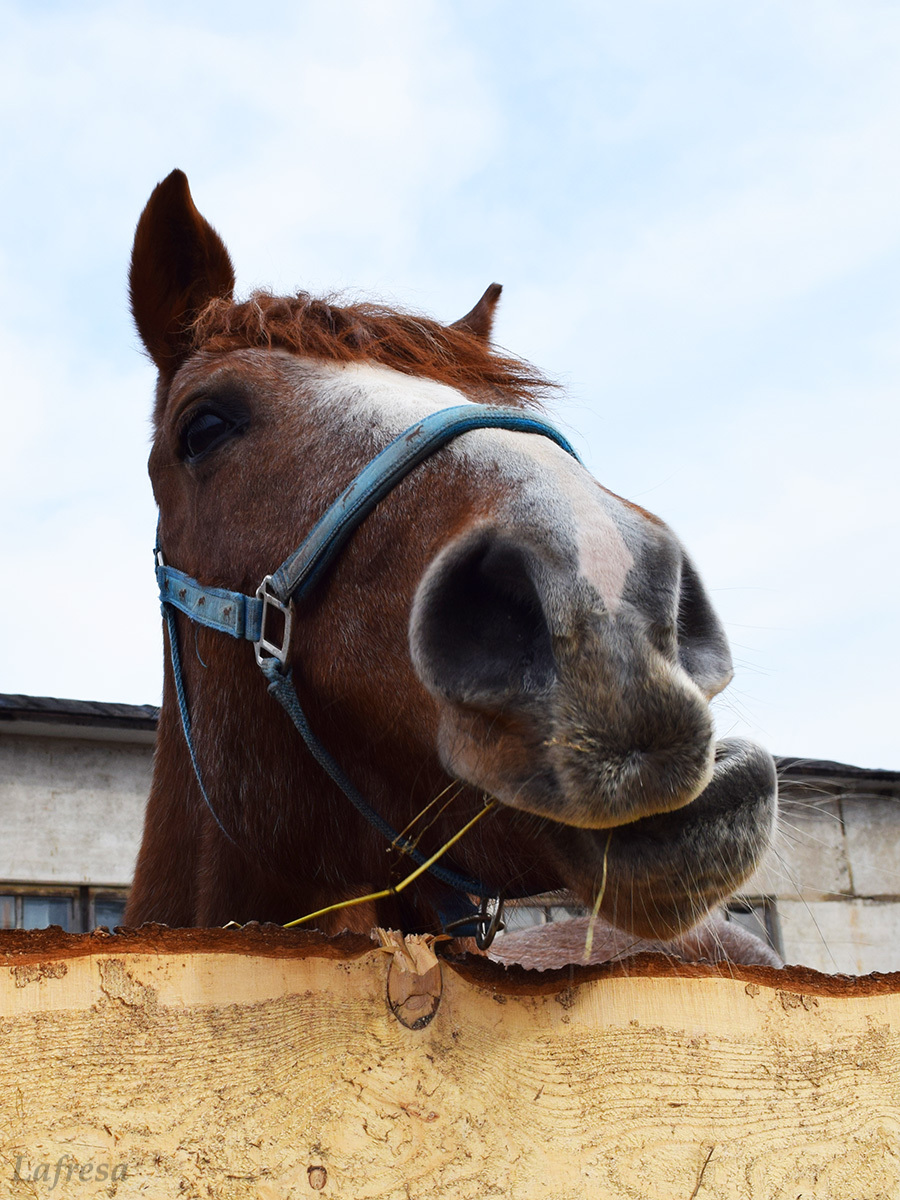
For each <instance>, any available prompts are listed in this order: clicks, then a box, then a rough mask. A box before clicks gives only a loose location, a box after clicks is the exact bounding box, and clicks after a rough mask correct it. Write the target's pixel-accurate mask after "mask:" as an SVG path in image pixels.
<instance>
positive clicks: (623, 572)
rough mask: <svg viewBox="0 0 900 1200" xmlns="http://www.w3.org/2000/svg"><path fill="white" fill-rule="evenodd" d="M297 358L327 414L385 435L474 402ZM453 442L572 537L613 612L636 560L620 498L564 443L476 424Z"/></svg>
mask: <svg viewBox="0 0 900 1200" xmlns="http://www.w3.org/2000/svg"><path fill="white" fill-rule="evenodd" d="M295 361H297V363H298V366H300V367H301V369H302V376H303V390H304V392H305V393H308V392H311V393H312V396H311V398H312V399H313V400H314V402H315V403H316V406H317V408H318V409H319V410H320V411H321V416H322V418H323V419H326V418H327V416H328V415H329V414H330V413H331V414H335V415H336V416H337V419H338V420H340V421H344V420H347V419H348V418H349V419H350V420H351V421H353V420H363V421H365V423H366V425H367V426H369V427H371V426H373V425H374V426H376V427H377V428H380V429H381V430H383V431H384V433H385V434H386V435H387V436H388V437H396V436H397V434H399V433H402V432H403V430H404V429H406V428H407V427H408V426H410V425H412V424H414V423H415V422H416V421H420V420H422V418H423V417H427V416H428V415H429V414H430V413H433V412H437V411H438V410H440V409H442V408H450V407H452V406H453V405H457V404H472V403H473V401H471V400H469V399H468V397H466V396H464V395H463V393H462V392H460V391H457V390H456V388H452V387H448V386H447V385H446V384H442V383H436V382H434V381H433V380H430V379H422V378H419V377H418V376H413V375H404V374H403V373H402V372H400V371H394V370H392V369H391V368H389V367H382V366H377V365H373V364H370V363H348V364H332V363H318V362H317V363H310V362H309V361H308V360H303V359H300V360H295ZM449 449H450V451H451V452H452V453H454V454H457V455H459V456H460V457H462V458H464V459H466V460H468V461H469V462H472V463H473V464H474V465H481V466H483V467H485V468H487V469H489V470H491V471H497V470H499V472H500V474H501V475H502V477H503V480H504V482H507V483H515V484H517V485H518V486H517V488H516V490H515V494H514V496H513V499H512V501H511V505H512V511H511V515H512V516H514V517H515V516H519V517H521V518H522V519H524V521H525V522H526V523H527V524H529V525H532V526H534V525H536V524H540V525H542V526H543V527H544V528H546V527H549V528H551V529H556V530H559V532H560V534H561V535H562V536H564V537H568V538H570V539H571V540H572V541H573V542H574V545H575V548H576V550H577V553H578V569H579V573H580V574H581V575H582V576H583V577H584V578H585V579H586V580H587V581H588V582H589V583H590V584H591V585H592V586H593V587H594V588H596V590H597V592H598V593H599V594H600V596H601V598H602V600H603V603H604V604H605V606H606V608H607V610H608V611H609V612H610V613H611V614H613V615H615V613H616V612H617V611H618V610H619V608H620V607H621V604H622V594H623V591H624V588H625V582H626V580H627V578H628V574H629V572H630V570H631V568H632V567H633V566H634V556H633V555H632V553H631V551H630V550H629V548H628V545H627V543H626V541H625V539H624V537H623V536H622V533H621V530H620V528H619V526H618V524H617V523H616V521H615V520H614V518H613V517H612V516H611V514H610V511H609V510H610V509H611V508H614V509H616V510H617V511H618V510H619V509H621V508H622V504H621V501H619V500H617V499H615V498H614V497H612V496H610V495H609V493H607V492H604V491H603V489H602V488H601V487H600V485H599V484H598V483H597V482H596V480H594V479H593V478H591V476H590V475H589V474H588V473H587V471H585V469H584V468H583V467H582V466H580V465H579V464H578V463H577V462H576V461H575V460H574V459H573V458H571V456H570V455H568V454H566V452H565V451H564V450H563V449H562V448H561V447H560V446H557V445H556V444H555V443H554V442H551V441H550V440H549V439H547V438H544V437H541V436H540V435H535V434H533V433H516V432H514V431H513V430H508V429H477V430H473V431H471V432H470V433H466V434H464V435H462V436H461V437H459V438H456V439H455V440H454V441H452V442H451V443H450V444H449Z"/></svg>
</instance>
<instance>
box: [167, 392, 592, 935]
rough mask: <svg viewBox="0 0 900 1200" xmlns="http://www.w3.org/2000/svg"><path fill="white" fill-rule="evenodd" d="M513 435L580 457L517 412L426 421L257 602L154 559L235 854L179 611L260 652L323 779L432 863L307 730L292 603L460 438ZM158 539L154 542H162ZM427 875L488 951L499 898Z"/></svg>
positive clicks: (449, 922) (178, 684)
mask: <svg viewBox="0 0 900 1200" xmlns="http://www.w3.org/2000/svg"><path fill="white" fill-rule="evenodd" d="M483 428H493V429H510V430H514V431H516V432H523V433H537V434H541V435H542V436H544V437H548V438H550V439H551V440H553V441H554V442H556V443H557V445H558V446H560V447H561V448H562V449H563V450H565V451H566V453H567V454H570V455H572V457H573V458H576V459H577V458H578V455H577V454H576V453H575V451H574V450H573V449H572V447H571V445H570V444H569V443H568V441H567V440H566V439H565V438H564V437H563V435H562V434H561V433H559V431H558V430H556V429H554V428H553V426H552V425H550V424H548V423H547V422H546V421H543V420H542V419H541V418H539V417H534V416H529V415H525V414H523V413H521V412H518V411H517V410H515V409H507V408H496V407H494V406H492V405H482V404H465V405H458V406H455V407H453V408H447V409H443V410H442V411H440V412H437V413H432V414H431V415H430V416H428V417H426V418H425V419H424V420H422V421H419V422H418V423H417V424H415V425H412V426H410V427H409V428H408V429H406V430H404V431H403V433H401V434H400V436H399V437H397V438H395V439H394V441H393V442H391V443H390V445H388V446H387V447H385V449H384V450H382V451H381V452H380V453H379V454H377V455H376V456H375V458H373V459H372V460H371V462H369V463H368V464H367V466H365V467H364V468H363V470H362V471H361V472H360V473H359V475H357V477H356V478H355V479H354V480H353V482H352V483H351V484H350V485H349V486H348V487H347V488H345V489H344V491H343V492H342V493H341V494H340V496H338V498H337V499H336V500H335V501H334V503H333V504H331V506H330V507H329V508H328V509H327V511H326V512H325V514H324V515H323V516H322V517H321V519H320V520H319V521H318V522H317V523H316V525H315V526H314V527H313V529H312V530H311V532H310V533H309V534H308V535H307V537H306V538H305V539H304V541H303V542H302V543H301V545H300V546H299V547H298V548H297V549H296V550H295V551H294V552H293V553H292V554H291V555H289V556H288V558H286V559H285V561H284V562H283V563H282V564H281V566H280V567H279V568H278V569H277V570H276V571H275V572H274V573H273V574H272V575H270V576H266V578H265V579H264V580H263V582H262V584H261V585H260V587H259V590H258V591H257V594H256V596H255V597H254V596H247V595H245V594H244V593H243V592H230V591H227V590H226V589H224V588H209V587H204V586H203V584H200V583H198V582H197V581H196V580H195V579H191V578H190V576H188V575H185V574H184V573H183V572H182V571H178V570H176V569H175V568H174V567H170V566H168V565H166V564H165V563H164V562H163V559H162V554H161V553H160V550H159V546H158V545H157V547H156V550H155V557H156V577H157V582H158V584H159V596H160V600H161V601H162V610H163V616H164V617H165V620H166V629H167V633H168V639H169V654H170V657H171V662H172V671H173V674H174V677H175V693H176V696H177V698H178V707H179V711H180V713H181V725H182V729H183V730H184V737H185V741H186V742H187V747H188V752H189V754H190V758H191V764H192V766H193V768H194V774H195V776H196V778H197V783H198V785H199V787H200V793H201V795H202V797H203V800H204V802H205V804H206V807H207V808H208V809H209V811H210V813H211V814H212V817H213V819H214V821H215V823H216V825H217V826H218V828H219V830H220V831H221V832H222V833H223V834H224V836H225V837H226V838H227V839H228V841H229V842H231V843H232V844H233V845H237V843H236V841H235V839H234V837H233V836H232V835H231V834H230V833H229V832H228V830H227V829H226V828H225V826H224V825H223V823H222V821H221V819H220V818H219V816H218V814H217V813H216V810H215V808H214V806H213V804H212V802H211V801H210V798H209V795H208V794H207V791H206V788H205V787H204V785H203V779H202V776H201V772H200V765H199V763H198V761H197V753H196V750H195V747H194V741H193V735H192V732H191V719H190V712H189V709H188V702H187V697H186V694H185V690H184V678H183V672H182V668H181V655H180V653H179V648H178V631H177V628H176V625H175V612H174V610H175V609H178V610H179V611H180V612H182V613H184V615H185V616H187V617H189V618H190V619H191V620H192V621H195V622H197V623H198V624H200V625H205V626H206V627H207V628H209V629H215V630H217V631H218V632H220V633H227V634H229V635H230V636H231V637H235V638H242V639H245V640H248V641H251V642H253V643H254V645H255V647H256V659H257V662H258V663H259V666H260V669H261V670H262V672H263V675H264V676H265V677H266V679H267V681H268V689H269V691H270V692H271V693H272V695H273V696H274V697H275V699H276V700H278V702H279V704H281V706H282V708H284V710H285V712H287V714H288V716H289V717H290V718H291V720H292V721H293V723H294V726H295V727H296V729H297V730H298V732H299V733H300V736H301V737H302V738H303V741H304V742H305V744H306V746H307V748H308V750H309V752H310V753H311V754H312V756H313V758H315V760H316V762H317V763H318V764H319V765H320V766H321V767H322V769H323V770H324V771H325V772H326V774H327V775H328V776H329V777H330V778H331V779H332V780H333V781H334V783H335V784H336V785H337V786H338V787H339V788H340V789H341V791H342V792H343V793H344V795H345V796H346V797H347V799H348V800H349V801H350V802H351V804H353V806H354V807H355V808H356V810H357V811H358V812H359V813H360V814H361V815H362V816H363V817H365V819H366V820H367V821H368V822H369V824H370V825H371V826H372V827H373V828H374V829H376V830H377V831H378V832H379V833H380V834H381V835H382V836H383V837H385V838H386V839H387V840H388V841H389V842H390V844H391V845H393V846H396V847H397V848H398V849H399V850H401V851H402V852H403V853H405V854H408V855H409V857H410V858H411V859H412V860H413V862H415V863H416V864H417V865H419V866H421V865H422V863H424V862H425V861H426V859H425V856H424V855H423V854H422V853H421V852H420V851H419V850H418V849H416V847H415V846H414V845H413V844H412V843H411V842H409V841H408V840H407V839H406V838H404V837H402V836H401V835H400V834H398V833H397V832H396V830H394V829H393V828H392V827H391V826H390V825H389V824H388V823H387V821H385V820H384V818H383V817H382V816H380V814H379V813H377V812H376V811H375V810H374V809H373V808H372V807H371V806H370V805H369V803H368V802H367V801H366V800H365V798H364V797H363V796H362V794H361V793H360V792H359V791H358V790H357V788H356V787H355V786H354V784H353V783H352V782H351V780H350V779H349V778H348V777H347V775H346V774H345V773H344V771H343V770H342V769H341V767H340V766H339V765H338V763H337V762H336V761H335V760H334V759H333V758H332V757H331V755H330V754H329V753H328V751H327V750H326V749H325V747H324V746H323V745H322V743H321V742H320V741H319V740H318V738H317V737H316V736H315V734H314V733H313V731H312V729H311V728H310V725H309V721H308V720H307V718H306V714H305V713H304V711H303V708H302V707H301V705H300V700H299V698H298V696H297V692H296V689H295V688H294V685H293V682H292V678H291V672H290V669H289V667H288V666H287V662H286V657H287V651H288V643H289V640H290V631H291V614H292V609H291V606H292V601H293V600H294V599H298V598H299V597H301V596H302V595H304V594H305V593H306V592H308V591H309V590H310V589H311V588H312V586H313V584H314V583H315V582H316V580H317V579H318V578H319V577H320V575H321V573H322V572H323V571H324V570H325V568H326V567H327V566H328V564H329V563H330V562H331V561H332V560H333V559H334V557H335V555H337V553H338V552H339V551H340V549H341V548H342V547H343V545H344V543H345V542H346V541H347V539H348V538H349V537H350V535H351V534H352V533H353V531H354V530H355V529H356V528H357V527H358V526H359V525H360V523H361V522H362V521H363V520H364V519H365V518H366V517H367V516H368V514H369V513H370V512H371V511H372V509H373V508H374V507H375V506H376V505H377V504H378V502H379V501H380V500H382V499H383V498H384V497H385V496H386V495H387V494H388V492H390V491H391V489H392V488H394V487H395V486H396V485H397V484H398V483H399V482H400V481H401V480H402V479H403V478H405V476H406V475H408V474H409V472H410V471H412V470H413V469H414V468H415V467H416V466H418V465H419V463H421V462H423V461H424V460H425V459H426V458H428V457H429V456H430V455H431V454H433V453H434V452H435V451H436V450H438V449H440V448H441V447H442V446H444V445H446V444H447V442H449V441H451V440H452V439H453V438H455V437H459V435H460V434H462V433H467V432H469V431H470V430H473V429H483ZM158 540H159V534H158V533H157V541H158ZM270 607H274V608H277V609H278V610H280V612H281V614H282V617H283V622H284V627H283V632H282V636H281V640H280V644H279V643H275V642H270V641H269V640H268V638H267V637H266V618H267V614H268V609H269V608H270ZM429 872H430V874H432V875H433V876H434V877H435V878H436V879H438V880H440V881H441V882H442V883H444V884H446V885H447V886H448V887H449V888H451V889H452V890H453V893H455V894H452V895H451V896H448V897H447V898H446V901H445V903H443V904H442V905H441V908H440V909H439V912H438V915H439V917H440V920H441V924H442V926H443V928H444V929H445V930H446V929H451V928H452V930H453V932H454V934H455V935H456V936H459V937H469V936H473V935H474V936H475V937H476V938H477V939H478V942H479V945H480V946H481V948H482V949H486V948H487V945H489V944H490V938H492V937H493V932H494V930H495V929H496V927H497V921H498V917H499V909H498V910H496V911H495V913H494V917H493V920H491V921H490V930H489V932H487V931H488V920H487V917H486V912H487V901H488V898H494V899H496V901H497V902H498V904H499V901H500V891H499V889H497V888H492V887H489V886H488V885H486V884H485V883H484V882H483V881H482V880H479V879H473V878H471V877H470V876H467V875H463V874H461V873H460V872H458V871H454V870H451V869H450V868H448V867H442V866H440V865H439V864H437V863H435V864H433V865H432V866H431V867H429ZM471 895H475V896H480V897H482V905H481V907H480V908H477V907H475V906H474V905H473V904H472V902H471V901H470V900H469V898H468V897H469V896H471Z"/></svg>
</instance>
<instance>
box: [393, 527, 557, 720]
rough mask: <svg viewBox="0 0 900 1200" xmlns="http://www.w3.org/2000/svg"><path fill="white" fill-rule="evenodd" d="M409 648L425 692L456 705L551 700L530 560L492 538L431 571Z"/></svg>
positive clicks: (454, 552) (549, 663) (549, 654)
mask: <svg viewBox="0 0 900 1200" xmlns="http://www.w3.org/2000/svg"><path fill="white" fill-rule="evenodd" d="M410 644H411V651H412V656H413V663H414V665H415V667H416V670H417V672H418V673H419V676H420V678H421V679H422V681H423V683H425V685H426V687H428V688H429V690H431V691H432V692H434V693H435V694H437V695H439V696H441V697H442V698H444V699H446V700H450V701H452V702H455V703H461V704H473V705H491V704H497V703H500V704H505V703H510V702H512V701H514V700H515V699H516V698H519V699H522V698H525V697H528V696H534V695H537V694H541V693H543V692H546V690H547V689H548V688H549V687H551V686H552V684H553V681H554V679H555V677H556V664H555V661H554V658H553V650H552V646H551V641H550V631H549V629H548V628H547V622H546V619H545V616H544V610H543V607H542V606H541V602H540V599H539V597H538V593H537V589H536V588H535V585H534V581H533V578H532V572H531V570H530V563H529V556H528V554H527V553H526V551H525V550H523V549H522V548H521V547H520V546H518V545H517V544H516V543H515V542H513V541H512V540H510V539H509V538H507V537H504V536H503V535H501V534H498V533H497V532H496V531H494V530H481V531H479V533H478V534H477V535H476V536H475V537H474V538H468V539H466V540H465V541H464V542H462V543H457V544H456V545H455V546H452V547H450V548H449V550H448V551H445V553H444V554H443V555H442V556H441V558H440V559H439V560H438V562H437V563H436V564H435V565H434V566H433V567H432V568H431V570H430V571H429V573H428V574H427V575H426V578H425V579H424V581H423V582H422V584H421V585H420V587H419V593H418V595H417V597H416V601H415V604H414V608H413V616H412V621H411V625H410Z"/></svg>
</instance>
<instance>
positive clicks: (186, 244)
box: [129, 171, 234, 376]
mask: <svg viewBox="0 0 900 1200" xmlns="http://www.w3.org/2000/svg"><path fill="white" fill-rule="evenodd" d="M233 289H234V268H233V267H232V265H231V259H230V258H229V257H228V251H227V250H226V249H225V244H224V242H223V241H222V239H221V238H220V237H219V235H218V234H217V233H216V231H215V230H214V229H213V227H212V225H210V224H209V222H208V221H205V220H204V219H203V217H202V216H201V215H200V213H199V212H198V211H197V209H196V207H195V205H194V201H193V200H192V199H191V190H190V188H189V187H188V181H187V176H186V175H185V173H184V172H183V171H173V172H172V174H171V175H168V176H167V177H166V178H165V179H164V180H163V181H162V183H160V184H157V186H156V188H155V189H154V190H153V194H152V195H151V197H150V199H149V200H148V201H147V207H146V208H145V209H144V211H143V212H142V213H141V219H140V220H139V221H138V227H137V231H136V233H135V235H134V249H133V250H132V252H131V274H130V276H129V290H130V293H131V311H132V313H133V315H134V321H135V324H136V325H137V329H138V333H139V334H140V335H141V339H142V341H143V343H144V345H145V346H146V347H147V350H148V351H149V353H150V357H151V358H152V359H153V361H154V362H155V363H156V365H157V367H158V368H159V371H160V373H161V374H162V375H163V376H171V375H172V374H174V372H175V371H176V370H177V369H178V367H179V366H180V365H181V363H182V362H183V361H184V359H185V357H186V356H187V353H188V350H189V337H188V333H187V330H188V326H189V324H190V322H191V320H192V318H193V317H194V316H196V314H197V313H198V312H199V311H200V310H201V309H202V308H203V307H204V305H205V304H206V303H207V301H209V300H211V299H212V298H213V297H217V296H223V297H230V296H231V294H232V291H233Z"/></svg>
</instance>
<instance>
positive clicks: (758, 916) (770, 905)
mask: <svg viewBox="0 0 900 1200" xmlns="http://www.w3.org/2000/svg"><path fill="white" fill-rule="evenodd" d="M725 920H726V921H733V922H734V923H735V925H740V927H741V928H742V929H746V930H747V932H748V933H753V934H755V935H756V936H757V937H758V938H759V939H760V940H761V941H763V942H765V943H766V944H767V945H768V946H771V948H772V949H773V950H774V951H775V953H776V954H780V955H782V957H783V956H784V950H783V948H782V944H781V931H780V929H779V925H778V908H777V905H776V903H775V901H774V900H773V899H771V898H770V897H763V898H762V899H760V900H729V902H728V903H727V904H726V905H725Z"/></svg>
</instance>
